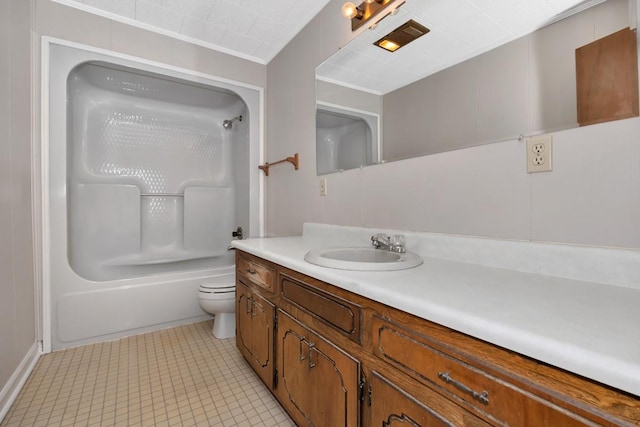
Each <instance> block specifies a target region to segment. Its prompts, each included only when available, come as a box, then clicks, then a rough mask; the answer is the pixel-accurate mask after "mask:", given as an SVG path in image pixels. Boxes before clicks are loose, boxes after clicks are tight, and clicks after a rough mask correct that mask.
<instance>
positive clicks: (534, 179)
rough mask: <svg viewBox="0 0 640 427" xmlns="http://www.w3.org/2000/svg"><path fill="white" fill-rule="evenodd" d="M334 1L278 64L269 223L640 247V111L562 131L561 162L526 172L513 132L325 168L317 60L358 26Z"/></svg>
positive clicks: (278, 229)
mask: <svg viewBox="0 0 640 427" xmlns="http://www.w3.org/2000/svg"><path fill="white" fill-rule="evenodd" d="M341 5H342V2H341V1H332V2H331V3H329V5H328V6H327V7H326V8H325V9H324V10H323V12H322V13H321V15H320V16H319V17H317V18H316V19H314V20H313V21H312V22H311V23H310V24H309V25H308V26H307V27H306V28H305V29H304V30H303V31H302V32H301V33H300V34H299V35H298V36H297V37H296V38H295V39H294V40H293V41H292V42H291V43H290V44H289V45H288V46H287V47H286V48H285V49H284V50H283V51H282V52H281V53H280V54H279V55H278V56H277V57H276V58H275V59H274V60H273V61H272V62H271V63H270V64H269V65H268V66H267V70H268V94H269V97H268V104H267V107H268V110H267V114H268V118H269V123H268V134H267V135H268V138H267V140H268V147H267V148H268V149H267V159H268V160H269V161H275V160H279V159H281V158H283V157H286V156H290V155H292V154H293V153H294V152H299V153H300V158H301V166H300V170H299V171H294V170H293V168H290V167H287V165H282V166H280V167H274V168H273V169H272V170H271V171H270V175H269V177H268V178H267V233H268V234H269V235H271V236H283V235H296V234H300V233H301V232H302V223H303V222H310V221H313V222H322V223H333V224H341V225H361V226H367V227H388V228H396V229H404V230H416V231H431V232H441V233H452V234H465V235H475V236H486V237H492V238H506V239H522V240H535V241H551V242H565V243H576V244H587V245H599V246H616V247H629V248H640V221H639V220H638V218H640V119H638V118H634V119H627V120H621V121H616V122H610V123H604V124H600V125H593V126H589V127H585V128H578V129H572V130H566V131H562V132H557V133H554V134H553V137H554V170H553V172H551V173H538V174H527V173H526V166H525V146H524V143H520V142H517V141H515V140H513V141H507V142H503V143H496V144H490V145H485V146H480V147H473V148H467V149H461V150H457V151H452V152H447V153H441V154H435V155H430V156H424V157H418V158H414V159H411V160H403V161H398V162H392V163H387V164H384V165H378V166H371V167H366V168H363V169H355V170H351V171H347V172H344V173H337V174H332V175H326V176H325V177H326V178H327V180H328V193H329V195H328V196H327V197H321V196H320V195H319V185H318V182H319V179H318V177H317V176H316V174H315V129H314V99H315V98H314V90H313V76H314V68H315V66H316V65H317V64H319V63H320V62H321V61H322V60H324V59H326V58H327V57H328V56H330V55H331V54H332V53H333V52H335V51H336V50H337V48H338V47H339V46H340V44H341V43H342V44H344V43H345V42H346V40H348V39H349V37H351V35H350V34H349V31H348V26H349V22H348V21H347V20H346V19H344V18H342V17H341V15H340V7H341Z"/></svg>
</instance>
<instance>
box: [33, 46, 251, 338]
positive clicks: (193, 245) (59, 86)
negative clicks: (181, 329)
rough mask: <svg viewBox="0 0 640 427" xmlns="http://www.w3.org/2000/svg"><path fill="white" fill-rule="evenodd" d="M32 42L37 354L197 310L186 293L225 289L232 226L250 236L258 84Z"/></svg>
mask: <svg viewBox="0 0 640 427" xmlns="http://www.w3.org/2000/svg"><path fill="white" fill-rule="evenodd" d="M45 48H48V54H49V55H48V57H49V81H48V89H49V90H48V92H47V93H48V105H49V110H48V116H49V121H48V123H49V138H48V144H47V143H46V141H45V144H44V146H45V148H44V150H43V157H44V158H46V159H47V160H48V161H46V162H45V163H44V165H45V172H46V169H47V168H48V174H47V173H45V174H43V175H44V184H45V186H44V187H45V189H44V191H43V192H44V193H45V204H44V212H43V217H44V218H43V219H44V231H45V239H44V242H45V251H44V257H43V258H44V267H45V268H44V295H45V298H44V313H43V314H44V316H43V317H44V322H45V328H44V331H43V333H44V341H45V349H47V350H48V349H54V350H55V349H60V348H65V347H70V346H76V345H80V344H85V343H89V342H94V341H101V340H107V339H114V338H118V337H121V336H126V335H131V334H135V333H139V332H144V331H147V330H151V329H157V328H160V327H165V326H172V325H175V324H179V323H184V322H188V321H194V320H197V319H200V318H206V317H208V316H207V315H206V314H205V312H204V311H202V310H201V308H200V306H199V304H198V298H197V295H198V287H199V286H200V285H201V284H203V283H231V284H233V283H234V254H233V252H230V251H229V250H228V249H227V248H228V245H229V243H230V241H231V239H232V232H233V231H234V230H235V229H236V228H237V227H238V226H241V227H242V228H243V230H244V234H245V235H254V236H257V235H260V234H261V223H260V203H261V201H260V177H259V173H258V172H259V171H258V168H257V167H253V168H252V167H250V165H257V164H259V162H260V159H259V147H260V132H259V129H260V125H259V115H260V103H261V96H262V92H261V90H260V89H258V88H252V87H247V86H241V85H238V84H235V85H234V84H231V83H229V82H226V81H219V80H213V79H212V78H210V77H207V76H203V75H197V74H195V73H189V74H187V73H186V72H184V71H183V70H178V69H174V68H165V67H162V66H160V65H159V64H151V63H143V62H140V61H138V60H135V59H133V58H128V57H124V56H117V57H116V56H113V55H112V54H110V53H108V52H105V51H96V50H89V49H87V48H84V47H80V46H77V45H67V44H63V43H61V42H59V41H58V42H55V41H50V43H49V44H46V45H45ZM43 62H44V61H43ZM43 105H46V104H45V103H43ZM47 148H48V150H47ZM47 237H48V238H47ZM47 321H49V325H48V326H47ZM48 333H50V334H48ZM48 343H49V345H47V344H48Z"/></svg>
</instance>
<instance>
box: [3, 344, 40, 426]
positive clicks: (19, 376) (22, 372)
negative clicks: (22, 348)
mask: <svg viewBox="0 0 640 427" xmlns="http://www.w3.org/2000/svg"><path fill="white" fill-rule="evenodd" d="M41 354H42V352H41V351H40V342H39V341H36V342H34V343H33V345H32V346H31V348H30V349H29V351H28V352H27V354H26V355H25V356H24V358H23V359H22V361H21V362H20V365H18V368H17V369H16V370H15V371H14V373H13V375H11V378H9V381H8V382H7V383H6V384H5V385H4V387H2V390H0V423H1V422H2V420H3V419H4V417H5V416H6V415H7V412H9V408H11V405H12V404H13V402H14V401H15V400H16V397H18V393H20V390H21V389H22V386H24V383H26V382H27V378H29V374H30V373H31V371H33V368H34V367H35V366H36V362H37V361H38V359H40V355H41Z"/></svg>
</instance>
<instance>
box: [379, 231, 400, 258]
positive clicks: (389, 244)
mask: <svg viewBox="0 0 640 427" xmlns="http://www.w3.org/2000/svg"><path fill="white" fill-rule="evenodd" d="M371 244H372V245H373V247H375V248H376V249H382V250H385V251H391V252H398V253H401V254H403V253H405V252H406V251H407V249H406V248H405V239H404V236H403V235H402V234H395V235H393V236H387V235H386V234H382V233H378V234H374V235H373V236H371Z"/></svg>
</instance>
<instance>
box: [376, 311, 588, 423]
mask: <svg viewBox="0 0 640 427" xmlns="http://www.w3.org/2000/svg"><path fill="white" fill-rule="evenodd" d="M372 328H373V330H372V344H373V349H372V350H373V353H374V355H376V356H377V357H379V358H380V359H382V360H385V361H386V362H388V363H389V364H391V365H392V366H394V367H396V368H398V369H400V370H401V371H403V372H405V373H406V374H408V375H409V376H411V377H413V378H415V379H417V380H418V381H420V382H422V383H423V384H426V385H429V386H430V387H432V388H433V389H434V390H437V391H438V392H440V393H441V394H443V395H444V396H446V397H449V398H451V399H453V400H454V401H456V402H458V404H460V405H462V406H463V407H466V408H467V409H469V410H472V411H473V412H475V413H476V414H478V415H481V416H483V417H484V418H486V419H488V420H490V421H491V422H492V423H497V424H499V425H548V426H551V425H557V426H587V425H590V426H591V425H593V423H592V422H590V421H588V420H586V419H584V418H582V417H581V416H579V415H577V414H574V413H571V412H569V411H567V409H565V408H560V407H558V406H556V405H554V404H553V403H552V402H549V401H544V400H542V399H540V398H537V397H536V396H534V395H533V394H532V393H530V392H528V391H525V390H522V389H520V388H519V387H518V386H516V385H514V384H511V383H509V382H508V381H506V379H505V378H497V377H495V376H493V375H491V374H490V373H488V372H485V371H483V370H482V369H479V368H478V367H476V366H472V365H470V364H468V363H466V362H463V361H461V360H459V359H457V358H456V357H454V356H452V355H451V354H449V353H448V352H447V350H446V347H445V346H443V345H441V344H439V343H438V342H436V341H435V340H433V339H430V338H428V337H426V336H424V335H421V334H418V333H416V332H413V331H410V330H408V329H405V328H404V327H402V326H399V325H396V324H394V323H392V322H389V321H388V320H386V319H381V318H379V317H377V316H374V318H373V321H372Z"/></svg>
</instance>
